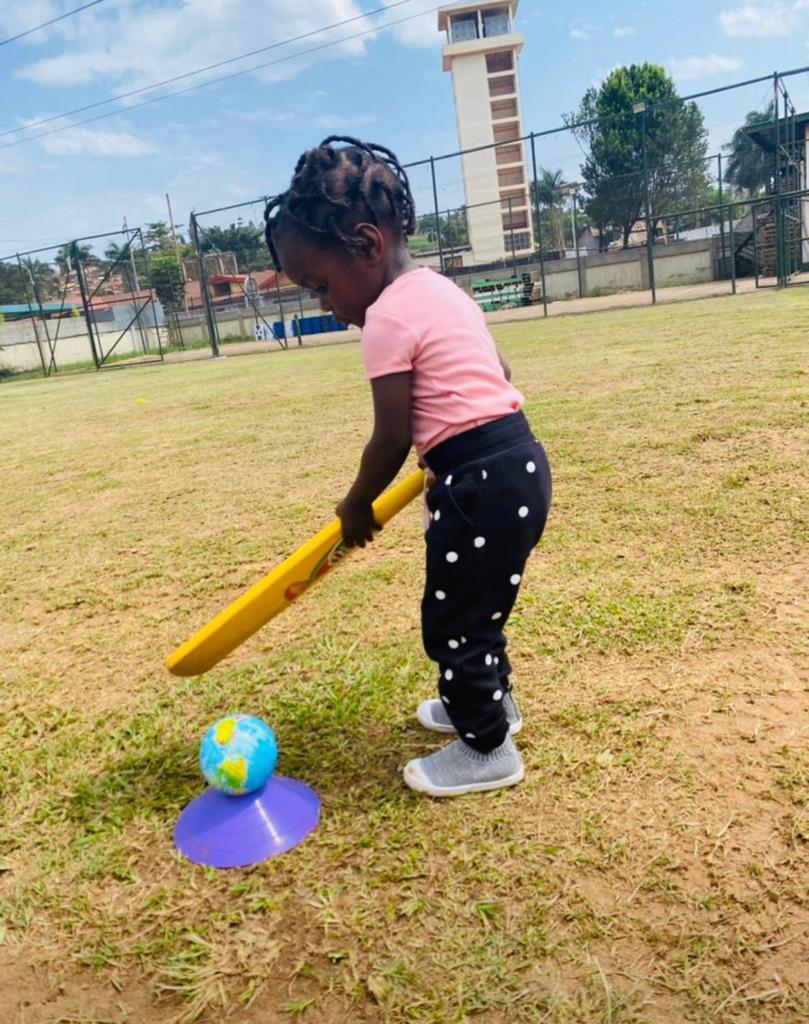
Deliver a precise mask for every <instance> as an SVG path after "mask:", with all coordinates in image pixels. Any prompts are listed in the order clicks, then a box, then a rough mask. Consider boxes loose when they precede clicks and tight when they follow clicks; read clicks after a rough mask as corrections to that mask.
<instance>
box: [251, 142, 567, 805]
mask: <svg viewBox="0 0 809 1024" xmlns="http://www.w3.org/2000/svg"><path fill="white" fill-rule="evenodd" d="M265 220H266V237H267V244H268V245H269V248H270V252H271V254H272V257H273V262H274V264H275V266H276V268H277V270H279V271H280V270H281V268H283V270H284V272H285V273H286V275H287V276H288V277H289V278H290V279H291V280H292V281H294V282H295V283H296V284H298V285H300V287H302V288H307V289H309V290H310V291H312V292H314V293H315V295H316V296H317V297H318V298H319V299H320V304H321V307H322V309H323V310H324V311H327V312H328V311H331V312H333V313H334V315H335V317H336V318H337V319H338V320H341V321H344V322H346V323H353V324H356V325H357V326H358V327H360V328H362V356H363V360H364V363H365V369H366V373H367V375H368V377H369V378H370V381H371V391H372V395H373V404H374V417H375V419H374V429H373V433H372V435H371V439H370V441H369V442H368V444H367V446H366V448H365V450H364V452H363V455H362V459H361V461H360V467H359V472H358V474H357V478H356V480H355V481H354V484H353V485H352V487H351V489H350V490H349V492H348V494H347V495H346V496H345V498H344V499H343V501H342V502H341V503H340V504H339V506H338V507H337V514H338V515H339V517H340V519H341V521H342V526H343V537H344V539H345V541H346V543H347V544H349V545H355V544H359V545H360V547H364V546H365V544H366V542H367V541H370V540H372V538H373V534H374V531H375V530H377V529H379V526H378V525H377V524H376V523H375V522H374V517H373V511H372V508H371V503H372V502H373V501H374V499H375V498H376V497H377V496H378V495H379V494H381V492H382V491H383V490H384V489H385V488H386V487H387V486H388V484H389V483H391V481H392V480H393V479H394V477H395V476H396V474H397V473H398V471H399V469H400V468H401V466H402V464H403V463H404V461H405V459H406V457H407V454H408V452H409V451H410V447H411V444H415V446H416V450H417V452H418V455H419V461H420V463H421V464H422V465H425V464H426V466H427V467H428V469H429V470H430V471H431V473H432V474H434V477H435V482H434V484H433V485H432V486H431V487H430V489H429V490H428V492H427V505H428V508H429V513H430V520H431V521H430V526H429V528H428V529H427V531H426V534H425V537H426V542H427V580H426V586H425V590H424V598H423V601H422V632H423V638H424V648H425V650H426V652H427V654H428V655H429V657H430V658H432V659H433V660H434V661H436V662H437V663H438V668H439V673H440V676H439V683H438V691H439V695H440V700H430V701H425V702H423V703H422V704H421V706H420V707H419V709H418V713H417V714H418V720H419V721H420V722H421V724H422V725H423V726H425V727H426V728H427V729H432V730H434V731H435V732H441V733H456V732H457V734H458V737H459V738H458V739H456V740H454V741H453V742H451V743H449V744H448V745H447V746H445V747H444V748H442V749H440V750H438V751H436V752H435V753H434V754H431V755H430V756H429V757H423V758H416V759H415V760H412V761H410V762H409V763H408V764H407V765H406V767H405V769H404V779H405V782H406V783H407V785H408V786H410V787H411V788H412V789H416V790H420V791H422V792H425V793H429V794H431V795H432V796H456V795H459V794H462V793H469V792H473V791H477V790H490V789H499V788H500V787H502V786H511V785H514V784H515V783H518V782H519V781H520V780H521V779H522V777H523V774H524V768H523V764H522V759H521V758H520V755H519V753H518V751H517V748H516V747H515V746H514V741H513V740H512V738H511V737H512V734H513V733H516V732H519V730H520V729H521V727H522V719H521V717H520V712H519V709H518V707H517V702H516V700H515V699H514V696H513V694H512V691H511V680H510V674H511V666H510V664H509V660H508V657H507V655H506V639H505V637H504V635H503V628H504V626H505V624H506V622H507V621H508V616H509V613H510V612H511V609H512V607H513V605H514V600H515V598H516V596H517V592H518V590H519V584H520V579H521V577H522V572H523V568H524V566H525V562H526V559H527V558H528V556H529V554H530V553H531V551H532V549H533V548H534V546H535V545H536V543H537V542H538V541H539V538H540V536H541V535H542V531H543V528H544V526H545V519H546V517H547V514H548V508H549V505H550V500H551V478H550V470H549V467H548V461H547V458H546V456H545V452H544V451H543V449H542V446H541V445H540V444H539V442H538V441H537V440H536V439H535V438H534V436H533V434H532V432H531V428H530V427H529V425H528V422H527V421H526V419H525V417H524V415H523V413H522V411H521V409H522V406H523V401H524V400H523V397H522V395H521V394H520V392H519V391H517V390H516V389H515V388H514V387H513V386H512V385H511V383H510V377H511V374H510V371H509V369H508V366H507V365H506V363H505V362H504V361H503V359H502V358H501V357H500V354H499V352H498V351H497V347H496V345H495V343H494V340H493V338H492V337H491V335H490V334H489V332H488V330H487V329H486V325H485V320H484V317H483V313H482V312H481V311H480V309H479V308H478V306H477V305H476V303H475V302H474V301H473V300H472V299H471V298H469V297H468V296H467V295H466V294H465V293H464V292H463V291H462V290H461V289H460V288H458V287H457V286H456V285H455V284H454V283H453V282H451V281H449V280H448V279H447V278H445V277H442V276H441V275H440V274H437V273H435V272H434V271H432V270H429V269H426V268H422V267H418V266H417V265H416V264H415V263H414V262H413V261H412V260H411V258H410V255H409V253H408V249H407V236H408V235H412V234H413V232H414V230H415V224H416V217H415V209H414V206H413V197H412V195H411V192H410V185H409V182H408V179H407V175H406V173H405V171H404V170H403V168H402V166H401V165H400V163H399V161H398V160H397V159H396V157H395V156H394V155H393V153H391V151H390V150H388V149H385V148H384V147H383V146H377V145H372V144H366V143H363V142H359V141H358V140H356V139H352V138H344V137H340V136H329V138H327V139H325V140H324V141H323V142H322V143H321V144H320V145H319V146H318V147H317V148H316V149H310V150H309V151H308V152H306V153H304V154H303V156H302V157H301V158H300V160H299V161H298V164H297V166H296V168H295V173H294V175H293V178H292V183H291V185H290V188H289V191H287V192H285V193H284V194H283V195H280V196H278V197H276V198H275V199H274V200H272V201H271V202H270V203H269V204H268V206H267V210H266V213H265Z"/></svg>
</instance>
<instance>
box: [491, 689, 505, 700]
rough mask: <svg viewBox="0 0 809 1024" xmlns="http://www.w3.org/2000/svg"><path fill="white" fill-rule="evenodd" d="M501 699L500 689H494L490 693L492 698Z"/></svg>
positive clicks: (501, 692)
mask: <svg viewBox="0 0 809 1024" xmlns="http://www.w3.org/2000/svg"><path fill="white" fill-rule="evenodd" d="M502 699H503V691H502V690H495V691H494V693H493V694H492V700H502Z"/></svg>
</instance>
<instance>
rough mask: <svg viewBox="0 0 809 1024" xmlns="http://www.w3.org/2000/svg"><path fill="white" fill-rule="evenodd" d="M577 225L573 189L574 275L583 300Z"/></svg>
mask: <svg viewBox="0 0 809 1024" xmlns="http://www.w3.org/2000/svg"><path fill="white" fill-rule="evenodd" d="M577 232H578V224H577V223H576V189H575V188H574V189H573V245H574V246H575V249H576V274H577V276H578V279H579V298H580V299H583V298H584V288H583V287H582V280H581V253H580V252H579V238H578V234H577Z"/></svg>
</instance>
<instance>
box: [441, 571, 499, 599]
mask: <svg viewBox="0 0 809 1024" xmlns="http://www.w3.org/2000/svg"><path fill="white" fill-rule="evenodd" d="M511 580H512V583H513V582H514V577H513V576H512V578H511ZM435 596H436V597H437V598H438V600H439V601H443V600H444V598H445V597H446V596H447V595H446V594H445V593H444V591H443V590H436V592H435Z"/></svg>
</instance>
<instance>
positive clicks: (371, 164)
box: [264, 135, 416, 270]
mask: <svg viewBox="0 0 809 1024" xmlns="http://www.w3.org/2000/svg"><path fill="white" fill-rule="evenodd" d="M338 147H339V148H338ZM364 220H369V221H370V222H371V223H372V224H375V225H377V226H381V225H388V226H390V227H392V228H394V230H398V231H401V234H402V236H403V237H406V236H407V235H412V234H413V232H414V231H415V229H416V209H415V203H414V202H413V194H412V192H411V190H410V181H409V180H408V177H407V173H406V172H405V169H404V168H403V167H402V165H401V164H400V163H399V161H398V159H397V158H396V156H395V154H394V153H393V152H392V151H391V150H389V149H387V148H386V147H385V146H380V145H378V144H376V143H367V142H362V141H361V140H359V139H355V138H353V137H352V136H350V135H329V136H328V137H327V138H325V139H324V140H323V141H322V142H321V143H320V145H319V146H316V147H315V148H314V149H309V150H307V151H306V152H305V153H303V154H301V156H300V157H299V159H298V162H297V163H296V164H295V172H294V174H293V176H292V182H291V183H290V187H289V189H288V190H287V191H286V192H283V193H281V194H280V195H278V196H276V197H275V198H274V199H272V200H270V201H269V202H268V203H267V207H266V209H265V211H264V221H265V237H266V239H267V245H268V247H269V250H270V255H271V256H272V260H273V263H274V265H275V267H276V269H279V270H280V263H279V259H278V251H277V246H276V239H277V238H278V236H279V235H280V234H281V233H282V232H283V231H285V230H289V229H294V230H297V231H300V232H302V233H304V234H306V233H309V234H311V235H314V236H315V237H317V238H318V239H320V240H322V241H323V242H325V243H326V244H335V245H338V246H340V247H341V248H343V249H346V250H347V251H348V252H350V253H356V252H358V251H360V250H361V248H362V246H361V244H360V243H359V242H358V241H357V238H356V236H355V233H354V228H355V227H356V225H357V224H359V223H361V222H362V221H364Z"/></svg>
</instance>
